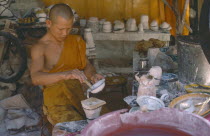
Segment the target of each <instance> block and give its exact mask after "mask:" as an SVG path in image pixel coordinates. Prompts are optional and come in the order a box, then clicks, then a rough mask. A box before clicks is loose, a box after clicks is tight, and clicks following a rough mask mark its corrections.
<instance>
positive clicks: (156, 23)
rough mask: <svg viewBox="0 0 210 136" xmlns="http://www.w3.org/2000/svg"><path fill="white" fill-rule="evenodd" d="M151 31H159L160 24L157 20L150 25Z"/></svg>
mask: <svg viewBox="0 0 210 136" xmlns="http://www.w3.org/2000/svg"><path fill="white" fill-rule="evenodd" d="M150 29H151V30H153V31H158V30H159V26H158V22H157V21H156V20H153V21H152V22H151V23H150Z"/></svg>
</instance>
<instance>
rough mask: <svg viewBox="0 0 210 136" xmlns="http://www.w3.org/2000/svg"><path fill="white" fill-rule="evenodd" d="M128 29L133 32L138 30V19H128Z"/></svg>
mask: <svg viewBox="0 0 210 136" xmlns="http://www.w3.org/2000/svg"><path fill="white" fill-rule="evenodd" d="M126 30H127V31H131V32H133V31H137V30H138V28H137V26H136V19H134V18H130V19H128V21H127V22H126Z"/></svg>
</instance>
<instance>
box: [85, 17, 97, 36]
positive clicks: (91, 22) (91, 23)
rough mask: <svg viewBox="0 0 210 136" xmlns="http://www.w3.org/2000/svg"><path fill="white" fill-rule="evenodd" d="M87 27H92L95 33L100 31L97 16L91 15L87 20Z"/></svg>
mask: <svg viewBox="0 0 210 136" xmlns="http://www.w3.org/2000/svg"><path fill="white" fill-rule="evenodd" d="M87 27H89V28H91V30H92V32H93V33H97V32H98V31H99V21H98V18H97V17H90V18H89V20H88V22H87Z"/></svg>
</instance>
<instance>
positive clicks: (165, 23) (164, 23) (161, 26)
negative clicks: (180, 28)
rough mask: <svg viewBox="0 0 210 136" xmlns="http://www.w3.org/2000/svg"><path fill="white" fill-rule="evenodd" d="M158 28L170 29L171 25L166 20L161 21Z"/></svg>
mask: <svg viewBox="0 0 210 136" xmlns="http://www.w3.org/2000/svg"><path fill="white" fill-rule="evenodd" d="M160 28H161V29H162V30H163V31H170V30H171V25H170V24H168V23H167V22H163V23H162V24H161V25H160Z"/></svg>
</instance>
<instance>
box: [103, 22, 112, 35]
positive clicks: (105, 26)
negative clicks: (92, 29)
mask: <svg viewBox="0 0 210 136" xmlns="http://www.w3.org/2000/svg"><path fill="white" fill-rule="evenodd" d="M103 32H105V33H110V32H112V24H111V22H109V21H105V22H104V24H103Z"/></svg>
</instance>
